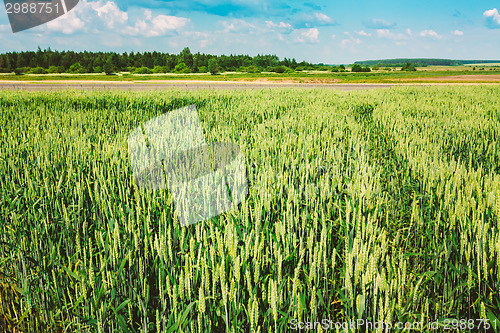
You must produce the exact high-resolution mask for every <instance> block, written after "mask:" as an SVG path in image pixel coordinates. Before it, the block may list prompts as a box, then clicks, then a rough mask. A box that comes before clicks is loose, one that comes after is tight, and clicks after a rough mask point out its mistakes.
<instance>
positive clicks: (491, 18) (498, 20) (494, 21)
mask: <svg viewBox="0 0 500 333" xmlns="http://www.w3.org/2000/svg"><path fill="white" fill-rule="evenodd" d="M483 16H484V17H486V18H487V19H488V26H489V27H490V28H500V14H499V13H498V10H497V9H496V8H493V9H490V10H487V11H485V12H484V13H483Z"/></svg>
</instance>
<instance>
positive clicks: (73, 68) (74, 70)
mask: <svg viewBox="0 0 500 333" xmlns="http://www.w3.org/2000/svg"><path fill="white" fill-rule="evenodd" d="M69 72H70V73H77V74H82V73H85V68H83V66H82V65H81V64H80V63H79V62H77V63H76V64H73V65H71V67H70V68H69Z"/></svg>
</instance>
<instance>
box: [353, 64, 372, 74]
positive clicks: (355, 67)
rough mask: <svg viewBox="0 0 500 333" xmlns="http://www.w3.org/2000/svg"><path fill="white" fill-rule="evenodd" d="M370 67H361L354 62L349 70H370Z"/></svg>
mask: <svg viewBox="0 0 500 333" xmlns="http://www.w3.org/2000/svg"><path fill="white" fill-rule="evenodd" d="M370 71H371V69H370V67H361V66H360V65H359V64H354V65H352V67H351V72H370Z"/></svg>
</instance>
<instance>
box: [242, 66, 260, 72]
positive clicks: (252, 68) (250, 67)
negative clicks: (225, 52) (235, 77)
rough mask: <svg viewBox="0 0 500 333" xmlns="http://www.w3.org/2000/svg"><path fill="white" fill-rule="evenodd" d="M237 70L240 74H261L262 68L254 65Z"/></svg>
mask: <svg viewBox="0 0 500 333" xmlns="http://www.w3.org/2000/svg"><path fill="white" fill-rule="evenodd" d="M239 70H240V71H241V72H247V73H261V72H262V71H263V68H262V67H257V66H254V65H251V66H248V67H243V66H242V67H240V68H239Z"/></svg>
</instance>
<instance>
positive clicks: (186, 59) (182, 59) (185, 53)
mask: <svg viewBox="0 0 500 333" xmlns="http://www.w3.org/2000/svg"><path fill="white" fill-rule="evenodd" d="M180 63H184V64H186V66H188V67H189V68H192V67H193V54H192V53H191V50H190V49H189V47H185V48H184V49H183V50H182V51H181V53H180V54H179V64H180Z"/></svg>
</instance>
